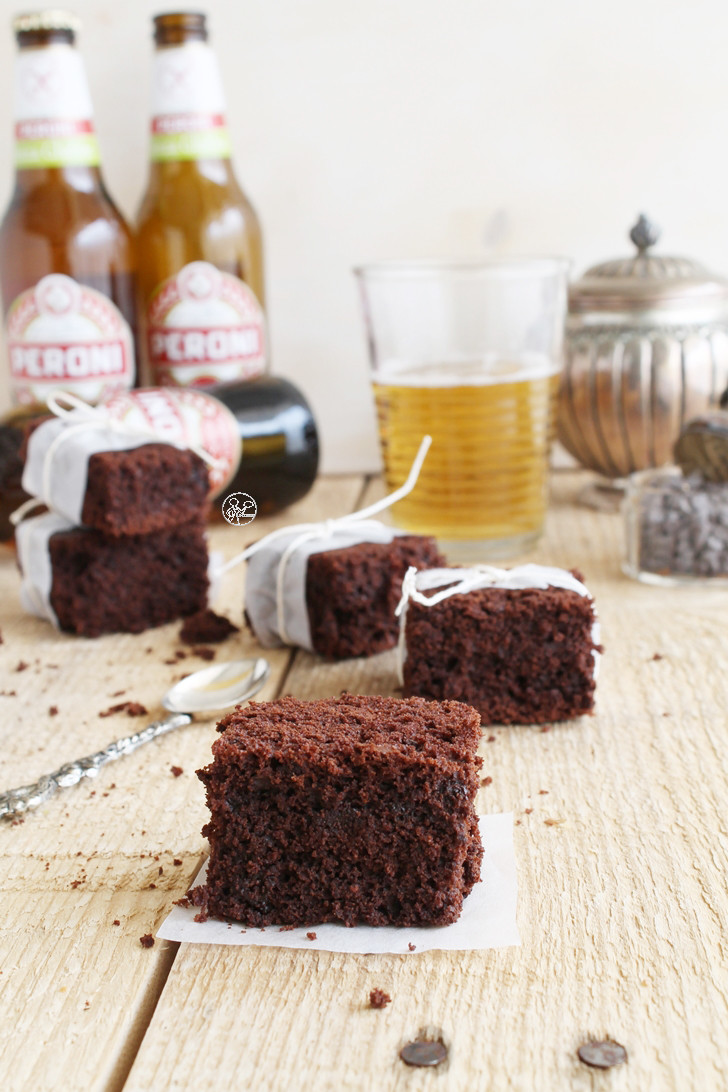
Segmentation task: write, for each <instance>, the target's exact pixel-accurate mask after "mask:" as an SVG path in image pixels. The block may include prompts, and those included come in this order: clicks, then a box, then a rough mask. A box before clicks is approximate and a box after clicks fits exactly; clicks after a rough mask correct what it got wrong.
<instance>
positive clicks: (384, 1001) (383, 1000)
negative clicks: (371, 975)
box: [369, 989, 392, 1009]
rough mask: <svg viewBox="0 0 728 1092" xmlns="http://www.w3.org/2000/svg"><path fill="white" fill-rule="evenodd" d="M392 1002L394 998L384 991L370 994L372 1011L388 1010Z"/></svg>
mask: <svg viewBox="0 0 728 1092" xmlns="http://www.w3.org/2000/svg"><path fill="white" fill-rule="evenodd" d="M391 1001H392V998H391V997H390V996H389V994H388V993H385V992H384V990H379V989H374V990H370V992H369V1008H370V1009H386V1007H387V1005H389V1004H390V1003H391Z"/></svg>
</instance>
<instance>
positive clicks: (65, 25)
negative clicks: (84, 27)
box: [13, 8, 81, 34]
mask: <svg viewBox="0 0 728 1092" xmlns="http://www.w3.org/2000/svg"><path fill="white" fill-rule="evenodd" d="M80 29H81V20H80V19H79V17H78V16H77V15H74V14H73V12H71V11H66V10H65V9H64V8H46V9H45V10H43V11H31V12H28V14H27V15H16V16H15V18H14V19H13V33H14V34H32V33H33V31H37V30H41V31H42V30H67V31H70V32H71V33H72V34H78V32H79V30H80Z"/></svg>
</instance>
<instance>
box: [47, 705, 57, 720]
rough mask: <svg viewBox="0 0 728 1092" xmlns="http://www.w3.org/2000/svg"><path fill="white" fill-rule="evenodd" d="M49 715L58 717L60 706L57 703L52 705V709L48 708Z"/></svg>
mask: <svg viewBox="0 0 728 1092" xmlns="http://www.w3.org/2000/svg"><path fill="white" fill-rule="evenodd" d="M48 716H49V717H57V716H58V706H57V705H52V706H51V707H50V709H49V710H48Z"/></svg>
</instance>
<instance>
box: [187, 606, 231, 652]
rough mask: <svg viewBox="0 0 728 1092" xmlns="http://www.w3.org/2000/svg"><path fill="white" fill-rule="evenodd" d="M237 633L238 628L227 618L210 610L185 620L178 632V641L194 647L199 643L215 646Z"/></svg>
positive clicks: (199, 612)
mask: <svg viewBox="0 0 728 1092" xmlns="http://www.w3.org/2000/svg"><path fill="white" fill-rule="evenodd" d="M239 632H240V630H239V629H238V627H237V626H235V625H233V623H232V622H231V621H230V619H229V618H225V617H223V615H221V614H215V612H214V611H212V610H200V611H198V612H197V613H196V614H191V615H190V616H189V617H188V618H185V620H184V622H183V624H182V628H181V630H180V631H179V639H180V641H184V643H185V644H186V645H196V644H200V643H201V642H202V643H205V644H210V645H217V644H220V642H221V641H225V640H227V638H228V637H230V635H231V634H233V633H239Z"/></svg>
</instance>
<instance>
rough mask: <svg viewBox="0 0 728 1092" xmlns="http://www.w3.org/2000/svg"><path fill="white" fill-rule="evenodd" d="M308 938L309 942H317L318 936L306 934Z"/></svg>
mask: <svg viewBox="0 0 728 1092" xmlns="http://www.w3.org/2000/svg"><path fill="white" fill-rule="evenodd" d="M306 936H307V937H308V939H309V940H316V934H315V933H306Z"/></svg>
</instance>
